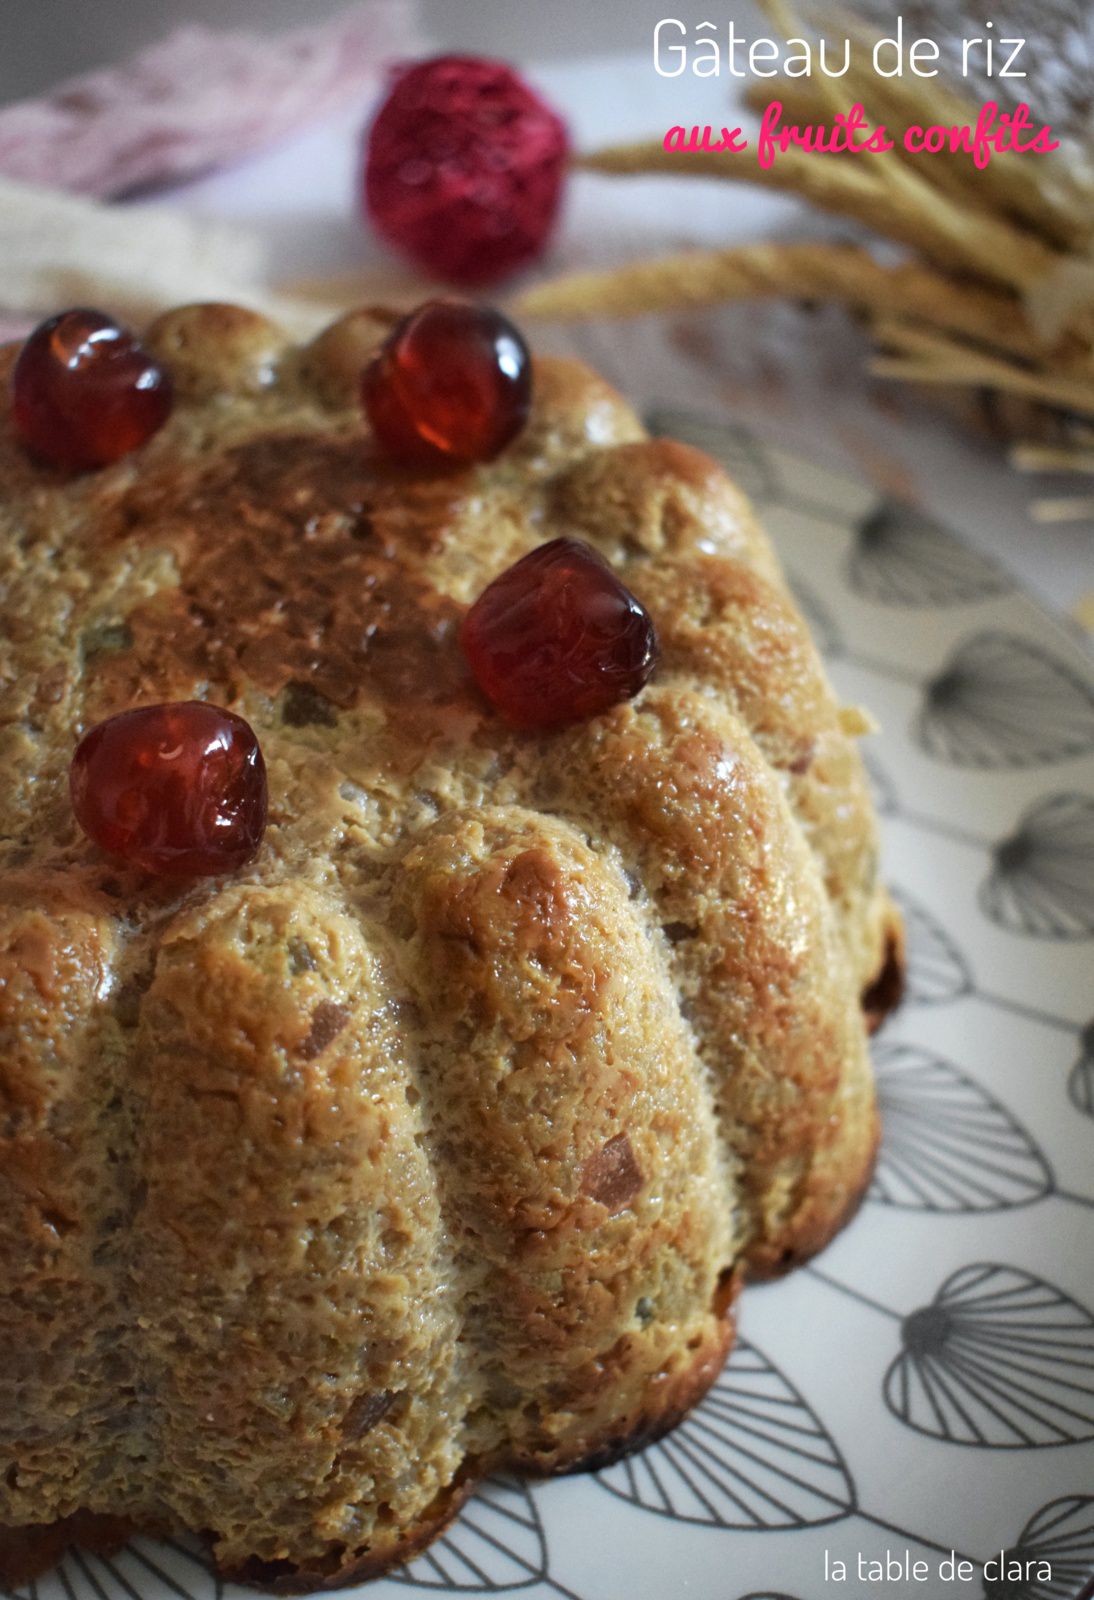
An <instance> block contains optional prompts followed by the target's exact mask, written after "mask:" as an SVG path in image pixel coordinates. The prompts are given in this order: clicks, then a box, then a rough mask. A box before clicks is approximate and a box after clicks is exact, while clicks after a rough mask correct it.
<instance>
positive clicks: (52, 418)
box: [11, 310, 172, 472]
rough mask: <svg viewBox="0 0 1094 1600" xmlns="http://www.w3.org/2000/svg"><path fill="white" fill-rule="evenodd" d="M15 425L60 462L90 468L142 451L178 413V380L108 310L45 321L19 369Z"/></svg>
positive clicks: (41, 452)
mask: <svg viewBox="0 0 1094 1600" xmlns="http://www.w3.org/2000/svg"><path fill="white" fill-rule="evenodd" d="M11 384H12V417H13V419H14V423H15V430H16V432H17V433H18V435H19V437H20V439H21V440H22V442H23V444H24V445H26V447H27V449H28V450H30V451H31V452H32V454H34V455H36V456H38V457H40V458H41V459H42V460H43V461H46V462H48V463H49V464H50V465H51V466H54V467H64V468H66V469H68V470H69V471H74V472H87V471H90V470H91V469H93V468H95V467H105V466H108V465H109V463H110V462H112V461H117V460H119V459H120V458H121V457H122V456H125V455H128V454H129V452H130V451H131V450H136V449H138V448H139V447H140V446H141V445H142V444H144V443H145V441H146V440H148V439H150V438H151V437H152V435H153V434H154V433H155V432H156V431H157V430H158V429H159V428H162V426H163V424H164V423H165V422H166V421H167V418H168V416H169V415H170V412H171V398H172V390H171V379H170V377H169V376H168V374H167V372H166V371H165V370H164V368H163V367H161V366H160V365H159V363H158V362H156V361H154V360H153V358H152V357H151V356H150V355H149V354H148V353H147V351H145V350H143V349H142V348H141V346H140V345H139V344H138V343H137V341H136V339H135V338H134V337H133V335H132V334H131V333H129V332H127V331H126V329H125V328H122V327H119V326H118V324H117V323H116V322H113V321H111V319H110V318H109V317H105V316H103V314H102V312H101V311H88V310H76V311H63V312H62V313H61V314H60V316H57V317H50V319H49V320H48V322H42V323H40V324H39V325H38V327H37V328H35V330H34V332H33V333H32V334H31V335H30V336H29V338H28V339H27V341H26V343H25V344H24V345H23V348H22V350H21V351H20V353H19V358H18V360H17V361H16V363H15V370H14V372H13V373H12V380H11Z"/></svg>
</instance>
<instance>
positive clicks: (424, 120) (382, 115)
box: [364, 56, 569, 286]
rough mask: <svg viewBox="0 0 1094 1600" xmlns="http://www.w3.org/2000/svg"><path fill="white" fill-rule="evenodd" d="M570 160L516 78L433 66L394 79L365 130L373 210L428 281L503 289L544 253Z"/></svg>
mask: <svg viewBox="0 0 1094 1600" xmlns="http://www.w3.org/2000/svg"><path fill="white" fill-rule="evenodd" d="M568 154H569V139H568V136H567V132H566V125H565V123H564V122H563V121H562V118H561V117H560V116H559V115H558V114H557V112H555V111H553V110H552V109H551V107H550V106H549V105H547V103H546V102H545V101H544V100H541V99H540V97H539V95H537V94H536V93H535V92H534V91H533V90H532V89H530V88H529V86H528V85H527V84H526V83H525V82H524V80H523V79H522V78H521V77H520V76H519V75H518V74H517V73H516V72H514V71H513V69H512V68H511V67H508V66H506V65H505V63H504V62H501V61H483V60H480V59H479V58H478V57H476V56H437V57H435V58H434V59H432V60H429V61H422V62H418V63H416V64H415V65H413V66H411V67H408V68H406V69H404V70H403V71H402V72H401V73H400V74H399V75H398V76H397V77H396V78H395V81H394V83H393V84H392V87H391V91H390V93H389V94H388V97H387V99H386V101H385V102H384V104H383V106H382V107H381V108H380V111H379V114H378V115H377V117H376V120H375V121H374V122H373V124H372V127H371V128H370V130H369V133H368V138H367V145H366V154H365V175H364V189H365V205H366V209H367V211H368V215H369V216H370V217H371V218H372V221H373V222H374V224H375V225H376V227H377V229H378V230H379V232H380V233H381V234H383V236H384V237H385V238H386V239H388V240H389V241H390V242H391V243H392V244H394V245H396V246H397V247H398V248H399V249H401V250H403V251H404V252H405V253H406V254H407V255H408V256H409V257H410V258H411V260H413V261H415V262H417V264H418V265H419V266H420V267H422V268H423V269H424V271H426V272H428V273H429V274H431V275H432V276H434V277H440V278H445V279H447V280H448V281H449V282H451V283H459V284H465V285H468V286H479V285H482V284H488V283H496V282H498V281H499V280H500V279H502V278H505V277H507V276H509V275H510V274H511V273H513V272H515V271H516V270H517V269H518V268H519V267H523V266H526V265H527V264H528V263H529V262H531V261H534V260H535V259H536V257H537V256H538V255H539V254H540V252H541V251H542V249H543V247H544V244H545V242H546V240H547V236H548V235H549V233H550V232H551V228H552V227H553V225H554V222H555V218H556V216H557V214H558V208H559V202H560V200H561V198H562V184H563V178H564V175H565V169H566V162H567V157H568Z"/></svg>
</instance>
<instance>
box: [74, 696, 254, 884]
mask: <svg viewBox="0 0 1094 1600" xmlns="http://www.w3.org/2000/svg"><path fill="white" fill-rule="evenodd" d="M69 787H70V790H71V794H72V809H73V811H74V812H75V813H76V821H77V822H78V823H79V824H80V827H81V828H82V829H83V831H84V832H85V833H86V834H87V836H88V838H90V839H93V840H94V842H95V843H96V844H97V845H99V846H100V847H101V848H102V849H103V850H109V851H110V853H111V854H112V855H116V856H121V857H122V858H123V859H124V860H125V861H127V862H129V863H130V864H132V865H133V866H137V867H140V868H141V869H142V870H143V871H145V872H151V873H155V874H156V875H157V876H160V877H169V878H198V877H209V876H213V875H216V874H218V873H222V872H233V871H235V869H236V868H237V867H241V866H242V865H243V864H244V863H245V862H247V861H249V860H250V859H251V857H252V856H253V855H254V853H255V851H256V850H257V849H258V847H259V845H260V844H261V842H262V835H263V832H264V831H265V827H266V766H265V763H264V762H263V760H262V751H261V750H260V749H259V746H258V740H257V738H256V737H255V733H254V730H253V729H252V728H251V726H250V724H249V723H247V722H244V720H243V718H242V717H238V716H236V715H235V713H234V712H232V711H224V710H222V709H221V708H220V707H219V706H211V705H207V704H206V703H205V702H204V701H201V700H190V701H182V702H177V703H175V704H172V705H163V706H143V707H141V708H139V709H138V710H135V711H123V712H121V713H120V715H118V716H116V717H109V718H108V719H107V720H106V722H100V723H99V724H98V725H97V726H96V727H94V728H92V729H90V731H89V732H87V733H86V734H85V735H84V737H83V738H82V739H81V740H80V742H79V744H78V745H77V746H76V753H75V755H74V756H73V758H72V766H71V768H70V771H69Z"/></svg>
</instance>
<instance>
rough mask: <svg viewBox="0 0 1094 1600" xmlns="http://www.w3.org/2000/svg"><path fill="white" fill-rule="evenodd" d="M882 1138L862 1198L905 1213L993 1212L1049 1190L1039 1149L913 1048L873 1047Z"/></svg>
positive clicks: (951, 1070)
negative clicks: (871, 1180) (875, 1166)
mask: <svg viewBox="0 0 1094 1600" xmlns="http://www.w3.org/2000/svg"><path fill="white" fill-rule="evenodd" d="M872 1053H873V1059H874V1069H875V1076H876V1079H877V1088H878V1101H879V1106H880V1110H881V1127H882V1140H881V1150H880V1153H879V1156H878V1164H877V1170H876V1172H875V1174H874V1180H873V1183H872V1184H871V1187H870V1189H869V1191H868V1198H869V1199H871V1200H875V1201H879V1202H881V1203H882V1204H883V1205H889V1206H899V1207H901V1208H903V1209H905V1210H911V1211H934V1212H952V1211H958V1212H970V1211H1001V1210H1005V1209H1007V1208H1008V1207H1011V1206H1021V1205H1028V1204H1029V1203H1030V1202H1031V1201H1033V1200H1039V1199H1041V1197H1042V1196H1043V1195H1045V1194H1047V1193H1048V1192H1049V1189H1050V1188H1051V1186H1052V1175H1051V1173H1050V1171H1049V1169H1048V1166H1047V1164H1046V1162H1045V1159H1044V1157H1043V1156H1042V1154H1041V1152H1040V1151H1039V1150H1038V1149H1037V1148H1036V1146H1035V1145H1034V1144H1033V1141H1032V1140H1031V1139H1030V1137H1029V1135H1028V1134H1027V1133H1026V1132H1025V1130H1024V1129H1023V1128H1021V1127H1019V1125H1018V1123H1017V1122H1015V1121H1014V1119H1013V1117H1011V1115H1010V1113H1009V1112H1008V1111H1006V1110H1005V1109H1004V1107H1003V1106H1001V1105H1000V1104H999V1102H998V1101H997V1100H993V1099H992V1097H991V1096H990V1095H989V1094H987V1093H986V1092H985V1091H984V1090H983V1089H981V1087H980V1086H979V1084H977V1083H974V1082H973V1080H972V1079H971V1078H969V1077H966V1076H965V1074H964V1073H963V1072H959V1071H958V1069H957V1068H956V1067H955V1066H952V1065H951V1064H950V1062H948V1061H943V1060H942V1059H941V1058H940V1057H938V1056H933V1055H930V1054H929V1053H928V1052H927V1051H926V1050H921V1049H920V1048H919V1047H918V1046H916V1045H909V1044H902V1043H899V1042H889V1041H887V1040H884V1039H882V1040H880V1041H877V1042H875V1044H874V1047H873V1052H872Z"/></svg>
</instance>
